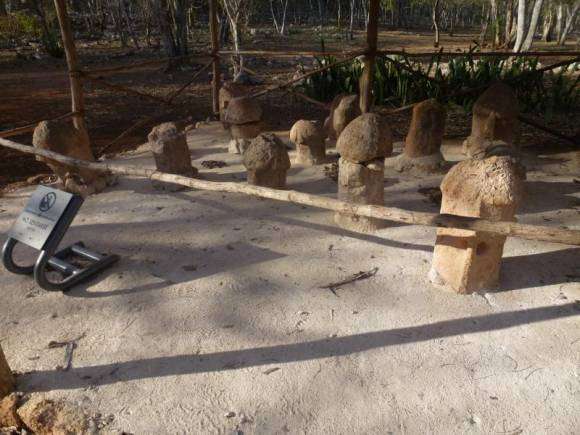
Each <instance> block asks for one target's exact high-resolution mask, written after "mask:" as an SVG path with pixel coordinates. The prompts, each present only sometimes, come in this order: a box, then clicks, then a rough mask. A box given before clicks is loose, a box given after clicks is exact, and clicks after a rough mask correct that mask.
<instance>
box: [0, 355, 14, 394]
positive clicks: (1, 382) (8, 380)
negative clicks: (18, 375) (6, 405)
mask: <svg viewBox="0 0 580 435" xmlns="http://www.w3.org/2000/svg"><path fill="white" fill-rule="evenodd" d="M15 388H16V382H15V381H14V375H13V374H12V371H11V370H10V366H9V365H8V362H7V361H6V357H5V356H4V352H3V351H2V345H0V400H2V398H3V397H5V396H8V395H9V394H10V393H12V392H13V391H14V389H15Z"/></svg>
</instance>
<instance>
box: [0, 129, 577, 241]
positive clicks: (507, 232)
mask: <svg viewBox="0 0 580 435" xmlns="http://www.w3.org/2000/svg"><path fill="white" fill-rule="evenodd" d="M0 145H2V146H5V147H7V148H11V149H14V150H17V151H21V152H24V153H28V154H35V155H39V156H42V157H45V158H48V159H51V160H56V161H58V162H61V163H64V164H66V165H69V166H73V167H79V168H86V169H92V170H94V171H99V172H108V173H112V174H118V175H128V176H135V177H144V178H149V179H151V180H158V181H163V182H166V183H173V184H179V185H181V186H186V187H190V188H193V189H200V190H208V191H212V192H229V193H241V194H245V195H254V196H258V197H261V198H268V199H274V200H277V201H283V202H291V203H294V204H302V205H307V206H312V207H318V208H322V209H325V210H332V211H336V212H340V213H344V214H350V215H358V216H366V217H370V218H376V219H382V220H387V221H393V222H400V223H405V224H409V225H423V226H427V227H441V228H459V229H465V230H472V231H485V232H489V233H495V234H501V235H504V236H510V237H520V238H523V239H529V240H540V241H545V242H552V243H562V244H565V245H575V246H580V230H570V229H566V228H559V227H547V226H539V225H527V224H519V223H516V222H504V221H489V220H485V219H477V218H469V217H462V216H454V215H447V214H436V213H424V212H414V211H408V210H402V209H400V208H395V207H384V206H380V205H363V204H354V203H350V202H346V201H340V200H338V199H334V198H328V197H323V196H317V195H311V194H308V193H302V192H297V191H295V190H277V189H270V188H267V187H260V186H252V185H248V184H242V183H228V182H215V181H207V180H200V179H196V178H188V177H183V176H180V175H174V174H166V173H163V172H157V171H155V170H153V169H144V168H141V167H135V166H126V165H119V164H111V163H104V162H89V161H86V160H78V159H74V158H72V157H67V156H63V155H61V154H57V153H54V152H51V151H48V150H44V149H40V148H34V147H31V146H28V145H23V144H19V143H17V142H12V141H10V140H7V139H0Z"/></svg>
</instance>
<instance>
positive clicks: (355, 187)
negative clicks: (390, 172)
mask: <svg viewBox="0 0 580 435" xmlns="http://www.w3.org/2000/svg"><path fill="white" fill-rule="evenodd" d="M338 166H339V169H338V199H340V200H342V201H347V202H352V203H355V204H375V205H383V204H384V184H385V182H384V178H385V166H384V163H383V160H382V159H377V160H373V161H371V162H369V163H367V164H365V165H363V164H359V163H352V162H350V161H348V160H346V159H344V158H343V157H341V158H340V159H339V161H338ZM334 221H335V222H336V224H337V225H339V226H340V227H342V228H345V229H349V230H352V231H359V232H367V233H368V232H373V231H376V230H378V229H379V228H383V227H384V226H385V223H384V221H382V220H378V219H372V218H368V217H364V216H352V215H347V214H342V213H335V215H334Z"/></svg>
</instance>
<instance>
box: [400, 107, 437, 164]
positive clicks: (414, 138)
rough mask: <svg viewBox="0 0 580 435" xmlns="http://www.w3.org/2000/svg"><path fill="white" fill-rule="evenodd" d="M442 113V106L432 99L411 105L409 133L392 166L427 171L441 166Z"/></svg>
mask: <svg viewBox="0 0 580 435" xmlns="http://www.w3.org/2000/svg"><path fill="white" fill-rule="evenodd" d="M445 117H446V111H445V107H443V106H442V105H441V104H439V103H438V102H437V101H436V100H427V101H423V102H421V103H419V104H417V105H415V107H414V108H413V117H412V119H411V126H410V128H409V133H408V134H407V138H406V139H405V149H404V151H403V153H402V154H401V155H400V156H398V157H397V158H396V164H395V169H396V170H398V171H405V172H418V173H429V172H436V171H438V170H440V169H441V164H442V163H443V156H442V155H441V143H442V142H443V135H444V134H445Z"/></svg>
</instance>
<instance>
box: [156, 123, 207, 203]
mask: <svg viewBox="0 0 580 435" xmlns="http://www.w3.org/2000/svg"><path fill="white" fill-rule="evenodd" d="M148 139H149V146H150V147H151V152H152V153H153V157H154V158H155V166H156V167H157V170H158V171H160V172H166V173H168V174H176V175H183V176H185V177H194V176H196V175H197V169H196V168H195V167H193V166H192V165H191V155H190V153H189V148H188V147H187V139H186V137H185V133H184V132H182V131H180V130H179V128H178V127H177V125H175V123H173V122H166V123H164V124H160V125H158V126H156V127H154V128H153V130H151V133H149V136H148ZM151 183H152V184H153V187H155V188H156V189H160V190H167V191H172V192H176V191H179V190H182V189H183V188H184V187H183V186H180V185H177V184H170V183H164V182H161V181H157V180H152V181H151Z"/></svg>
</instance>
